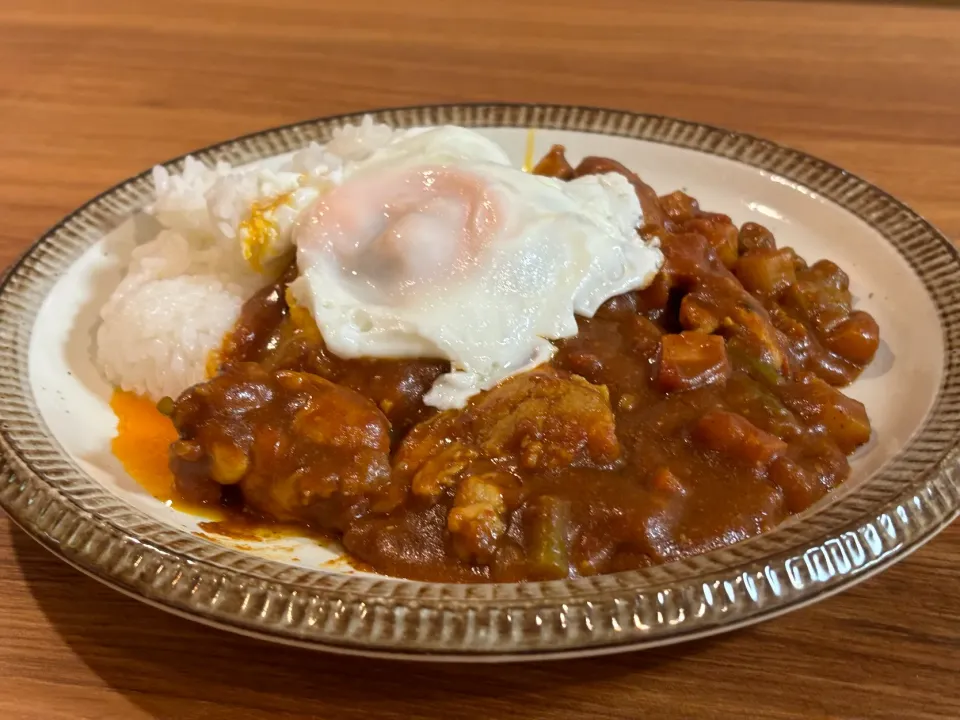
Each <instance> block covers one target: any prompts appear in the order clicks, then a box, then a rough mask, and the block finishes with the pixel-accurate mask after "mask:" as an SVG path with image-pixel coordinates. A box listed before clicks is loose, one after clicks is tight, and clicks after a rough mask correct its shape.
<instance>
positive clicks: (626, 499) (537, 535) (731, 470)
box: [161, 147, 879, 582]
mask: <svg viewBox="0 0 960 720" xmlns="http://www.w3.org/2000/svg"><path fill="white" fill-rule="evenodd" d="M610 171H613V172H621V173H623V174H624V175H626V176H627V177H628V178H629V179H630V180H631V181H632V183H633V184H634V186H635V188H636V190H637V193H638V196H639V198H640V200H641V204H642V206H643V211H644V218H645V221H646V222H647V225H646V226H645V227H644V228H643V229H642V230H641V233H642V235H643V236H644V237H647V238H653V237H656V238H658V239H659V242H660V247H661V248H662V250H663V252H664V255H665V258H666V262H665V264H664V267H663V269H662V270H661V272H660V273H659V274H658V276H657V278H656V280H655V281H654V283H653V284H652V285H651V286H650V287H649V288H647V289H645V290H643V291H641V292H636V293H628V294H625V295H621V296H619V297H616V298H613V299H611V300H610V301H608V302H607V303H606V304H605V305H604V306H603V307H602V308H601V309H600V311H599V312H597V314H596V316H595V317H593V318H579V329H580V331H579V334H578V335H576V336H575V337H573V338H570V339H568V340H565V341H562V342H559V343H557V346H558V352H557V354H556V355H555V357H554V358H553V360H552V361H551V362H550V363H549V364H547V365H545V366H541V367H540V368H537V369H536V370H534V371H532V372H529V373H524V374H521V375H518V376H515V377H513V378H510V379H509V380H507V381H505V382H503V383H502V384H501V385H499V386H498V387H496V388H494V389H493V390H490V391H489V392H486V393H483V394H481V395H479V396H477V397H475V398H473V400H472V401H471V402H470V403H469V404H468V406H467V407H466V408H464V409H463V410H455V411H446V412H442V413H437V412H435V411H433V410H432V409H431V408H427V407H425V406H424V405H423V404H422V402H421V398H422V396H423V394H424V393H425V392H426V391H427V390H428V389H429V388H430V386H431V384H432V383H433V381H434V380H435V379H436V378H437V377H438V376H439V375H440V374H442V373H444V372H446V371H447V369H448V367H447V365H446V363H444V362H442V361H433V360H402V361H400V360H397V361H392V360H342V359H340V358H337V357H335V356H334V355H333V354H331V353H330V352H329V351H327V350H326V349H325V347H324V344H323V340H322V338H321V336H320V333H319V331H318V329H317V327H316V325H315V324H314V323H313V321H312V318H311V317H310V316H309V314H307V313H306V312H304V311H302V310H300V309H298V308H296V307H291V306H290V305H289V304H288V302H287V299H286V293H285V287H286V283H287V282H288V281H289V280H290V279H291V278H292V277H293V276H294V275H295V273H296V269H295V268H291V269H290V270H289V271H288V273H287V276H285V277H283V278H281V279H280V280H279V281H278V282H277V283H275V284H273V285H270V286H268V287H266V288H264V289H263V290H262V291H261V292H259V293H258V294H257V295H256V296H255V297H253V298H252V299H251V300H250V301H248V302H247V303H246V305H245V307H244V309H243V313H242V317H241V318H240V320H239V321H238V323H237V326H236V328H235V330H234V332H233V334H232V335H231V336H230V337H229V338H228V340H227V342H226V344H225V347H224V350H223V359H224V364H223V366H222V368H221V371H220V373H219V374H218V375H217V376H216V377H214V378H213V379H211V380H210V381H208V382H205V383H202V384H200V385H197V386H195V387H193V388H190V389H189V390H187V391H186V392H185V393H184V394H183V395H181V397H180V398H179V399H178V400H177V401H176V402H175V403H173V404H172V406H171V403H169V402H166V403H162V404H161V405H162V406H165V407H164V408H163V409H164V410H166V411H167V412H168V413H169V414H170V415H171V417H172V419H173V422H174V425H175V426H176V429H177V431H178V433H179V439H177V440H176V441H175V442H174V443H173V444H172V445H171V448H170V467H171V470H172V471H173V474H174V477H175V482H176V488H177V491H178V492H179V494H180V495H181V496H182V498H183V499H185V500H187V501H189V502H192V503H201V504H206V505H212V506H221V505H228V506H233V507H238V508H240V509H241V511H242V512H243V513H244V514H245V515H246V516H248V517H251V518H254V519H261V520H262V521H263V522H265V523H269V522H282V523H294V524H298V525H300V526H303V527H305V528H310V529H312V530H314V531H321V532H333V533H335V534H337V535H339V536H340V537H341V538H342V543H343V545H344V546H345V548H346V549H347V551H348V552H349V553H350V554H351V555H352V556H354V557H356V558H358V559H359V560H360V561H362V562H363V563H365V564H367V565H369V566H371V567H372V568H373V569H375V570H376V571H379V572H381V573H384V574H388V575H397V576H402V577H407V578H416V579H422V580H434V581H453V582H475V581H497V582H501V581H502V582H509V581H520V580H543V579H556V578H564V577H569V576H582V575H594V574H597V573H608V572H616V571H619V570H627V569H632V568H639V567H645V566H649V565H653V564H657V563H663V562H668V561H671V560H674V559H677V558H682V557H684V556H688V555H691V554H694V553H701V552H705V551H708V550H711V549H715V548H719V547H722V546H725V545H730V544H732V543H735V542H738V541H740V540H744V539H746V538H749V537H751V536H754V535H757V534H759V533H762V532H764V531H766V530H769V529H770V528H772V527H774V526H775V525H777V524H778V523H779V522H781V521H782V520H783V519H784V518H786V517H787V516H789V515H790V514H792V513H797V512H800V511H802V510H804V509H805V508H807V507H809V506H810V505H811V504H813V503H814V502H816V501H817V500H818V499H820V498H821V497H822V496H823V495H824V494H825V493H827V492H828V491H829V490H831V489H832V488H834V487H836V486H837V485H838V484H839V483H841V482H843V480H844V479H845V478H846V477H847V475H848V473H849V465H848V463H847V455H848V454H849V453H852V452H853V451H854V450H855V449H856V448H858V447H860V446H861V445H863V444H864V443H866V442H867V440H868V439H869V437H870V424H869V421H868V419H867V415H866V412H865V410H864V408H863V406H862V405H861V404H860V403H858V402H856V401H855V400H852V399H850V398H848V397H846V396H845V395H843V394H842V393H841V392H840V391H839V390H838V389H837V388H838V387H842V386H844V385H846V384H848V383H849V382H851V381H852V380H853V379H855V378H856V377H857V376H858V375H859V373H860V372H861V370H862V369H863V368H864V367H865V366H866V365H867V364H868V363H869V362H870V361H871V359H872V358H873V355H874V353H875V352H876V349H877V345H878V342H879V337H878V328H877V324H876V322H874V320H873V318H871V317H870V316H869V315H867V314H866V313H864V312H860V311H856V310H853V308H852V300H851V295H850V291H849V289H848V279H847V276H846V275H845V274H844V272H843V271H842V270H841V269H840V268H839V267H837V266H836V265H834V264H833V263H832V262H830V261H828V260H821V261H819V262H817V263H815V264H813V265H809V266H808V265H807V264H806V263H805V262H804V261H803V260H802V259H801V258H799V257H798V256H797V255H796V254H795V253H794V252H793V251H792V250H791V249H789V248H778V247H777V245H776V242H775V240H774V238H773V236H772V235H771V234H770V232H769V231H767V230H766V229H765V228H763V227H761V226H759V225H756V224H753V223H747V224H746V225H744V226H742V227H740V228H737V227H736V226H735V225H734V224H733V223H732V222H731V220H730V218H729V217H727V216H725V215H720V214H717V213H711V212H704V211H702V210H700V208H699V207H698V205H697V202H696V200H694V199H693V198H691V197H689V196H687V195H685V194H683V193H681V192H676V193H673V194H672V195H667V196H665V197H659V198H658V197H657V195H656V194H655V193H654V192H653V190H652V189H651V188H650V187H649V186H647V185H646V184H644V183H643V182H642V181H641V180H640V178H638V177H637V176H636V175H635V174H633V173H632V172H630V171H629V170H627V169H626V168H624V167H623V166H622V165H620V164H618V163H616V162H614V161H612V160H608V159H605V158H587V159H586V160H584V161H583V162H582V163H580V165H579V166H578V167H576V168H573V167H571V166H570V165H569V163H568V162H567V160H566V158H565V157H564V153H563V148H560V147H556V148H553V149H552V150H551V151H550V152H549V153H548V154H547V155H546V156H545V157H544V158H543V159H542V160H541V161H540V163H539V164H538V165H537V167H536V169H535V172H537V173H540V174H544V175H551V176H554V177H558V178H561V179H569V178H573V177H577V176H580V175H583V174H590V173H599V172H610Z"/></svg>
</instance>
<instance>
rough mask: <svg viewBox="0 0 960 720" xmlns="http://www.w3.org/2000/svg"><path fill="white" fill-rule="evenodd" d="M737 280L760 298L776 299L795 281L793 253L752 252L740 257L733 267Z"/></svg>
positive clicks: (777, 251) (774, 251) (776, 251)
mask: <svg viewBox="0 0 960 720" xmlns="http://www.w3.org/2000/svg"><path fill="white" fill-rule="evenodd" d="M734 273H735V274H736V276H737V279H738V280H740V282H741V283H742V284H743V287H744V288H746V289H747V290H748V291H749V292H751V293H753V294H754V295H757V296H758V297H761V298H776V297H777V296H778V295H780V293H781V292H783V291H784V290H785V289H786V288H787V287H788V286H790V285H792V284H793V283H795V282H796V281H797V276H796V273H795V272H794V268H793V253H791V252H790V251H789V250H754V251H752V252H748V253H745V254H743V255H741V256H740V259H739V260H738V261H737V264H736V266H735V267H734Z"/></svg>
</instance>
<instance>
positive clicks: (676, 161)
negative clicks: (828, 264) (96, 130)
mask: <svg viewBox="0 0 960 720" xmlns="http://www.w3.org/2000/svg"><path fill="white" fill-rule="evenodd" d="M375 115H376V116H377V118H378V119H379V120H382V121H386V122H388V123H391V124H393V125H397V126H402V127H409V126H418V125H431V124H440V123H445V122H452V123H456V124H462V125H468V126H473V127H478V128H481V129H482V132H483V133H484V134H485V135H488V136H489V137H490V138H491V139H493V140H495V141H497V142H498V143H500V144H501V145H502V146H503V147H504V148H505V149H506V150H507V151H508V153H509V154H510V156H511V157H512V158H513V159H514V160H515V161H516V163H517V165H519V164H520V163H521V162H522V160H523V156H524V151H525V148H526V142H527V128H528V127H535V128H537V132H536V136H535V137H536V151H537V152H536V154H537V155H538V156H539V155H540V154H542V153H543V152H545V151H546V150H547V149H548V148H549V147H550V145H552V144H554V143H560V144H563V145H565V146H566V147H567V150H568V156H569V157H571V158H572V159H574V160H576V159H578V158H579V157H581V156H583V155H603V156H609V157H612V158H615V159H617V160H619V161H621V162H623V163H624V164H625V165H627V166H628V167H631V168H633V169H635V170H637V171H639V172H640V174H641V176H642V177H643V178H644V179H645V180H646V182H648V183H649V184H651V185H652V186H653V187H654V188H655V189H656V190H657V191H658V192H660V193H661V194H662V193H667V192H670V191H672V190H675V189H678V188H679V189H683V190H685V191H686V192H688V193H690V194H691V195H693V196H695V197H696V198H698V199H699V201H700V204H701V206H702V207H703V208H705V209H708V210H715V211H718V212H723V213H726V214H728V215H730V216H731V217H732V218H733V220H734V222H736V223H737V224H740V223H743V222H746V221H755V222H759V223H761V224H763V225H765V226H767V227H768V228H770V229H771V230H772V231H773V232H774V234H775V235H776V237H777V240H778V244H780V245H789V246H792V247H794V248H795V249H796V250H797V251H798V253H799V254H800V255H801V256H803V257H805V258H807V259H808V260H811V261H812V260H815V259H818V258H821V257H829V258H830V259H831V260H834V261H835V262H837V263H838V264H839V265H840V266H841V267H842V268H844V269H845V270H846V271H847V272H848V274H849V275H850V278H851V289H852V291H853V293H854V295H855V297H856V304H857V307H859V308H861V309H864V310H867V311H868V312H870V313H871V314H872V315H873V316H874V317H875V318H876V320H877V322H878V323H879V325H880V328H881V337H882V343H881V347H880V350H879V352H878V354H877V358H876V359H875V361H874V363H873V364H872V365H871V366H870V368H868V370H867V371H866V372H865V373H864V375H863V376H862V377H861V378H860V379H859V380H858V381H857V382H856V383H855V384H854V385H853V386H852V387H851V388H850V394H851V395H853V396H854V397H856V398H857V399H858V400H860V401H862V402H863V403H864V404H865V405H866V407H867V410H868V413H869V415H870V418H871V421H872V424H873V427H874V435H873V438H872V440H871V442H870V443H869V444H868V446H867V447H865V448H863V449H861V450H860V451H859V452H858V453H857V454H856V456H855V457H854V458H853V460H852V468H853V472H852V475H851V478H850V480H849V481H848V482H847V483H845V484H844V485H843V486H842V487H841V488H840V489H838V490H837V491H834V492H833V493H831V494H830V495H829V496H828V497H827V498H826V499H825V500H824V501H822V502H821V503H819V504H818V505H817V506H815V507H814V508H811V509H810V510H809V511H807V512H806V513H804V514H803V515H801V516H799V517H797V518H794V519H791V520H790V521H788V522H787V523H786V524H785V525H783V526H781V527H780V528H778V529H777V530H776V531H774V532H772V533H769V534H767V535H764V536H762V537H760V538H755V539H753V540H750V541H747V542H744V543H741V544H739V545H736V546H733V547H730V548H727V549H724V550H720V551H717V552H714V553H710V554H708V555H705V556H701V557H698V558H694V559H691V560H689V561H684V562H681V563H674V564H672V565H667V566H663V567H660V568H652V569H649V570H642V571H635V572H628V573H620V574H617V575H612V576H604V577H598V578H589V579H583V580H571V581H562V582H554V583H530V584H526V585H488V586H477V587H464V586H455V585H434V584H425V583H416V582H409V581H402V580H394V579H387V578H381V577H378V576H375V575H367V574H364V573H356V571H353V570H351V569H350V568H349V566H347V565H345V564H336V563H334V564H331V563H330V561H331V560H333V559H334V558H335V557H336V552H335V551H333V550H330V549H327V548H323V547H320V546H318V545H317V544H316V543H314V542H313V541H310V540H307V539H300V538H294V537H283V538H278V539H273V540H263V541H261V542H252V541H250V540H247V539H244V540H243V542H242V544H241V543H238V542H237V541H236V540H232V539H231V538H229V537H218V536H211V535H210V533H209V532H207V533H203V536H202V537H201V536H200V535H198V532H199V530H200V528H199V527H198V523H199V522H201V521H202V518H197V517H196V516H194V515H189V514H185V513H181V512H179V511H177V510H176V509H174V508H172V507H169V506H167V505H165V504H164V503H162V502H160V501H158V500H156V499H154V498H153V497H151V496H150V495H148V494H147V493H145V492H144V491H143V490H142V489H141V488H140V487H139V486H138V485H137V484H136V483H135V482H134V481H133V480H132V479H131V478H129V477H128V476H127V475H126V474H125V472H124V471H123V469H122V467H121V466H120V464H119V462H118V461H117V460H116V459H115V458H114V457H113V455H112V454H111V452H110V440H111V439H112V437H113V436H114V434H115V431H116V418H115V417H114V416H113V413H112V412H111V410H110V408H109V405H108V402H109V397H110V393H111V388H110V387H109V386H108V385H107V384H106V383H105V382H104V380H103V379H102V378H101V377H100V376H99V374H98V372H97V369H96V368H95V367H94V365H93V363H92V361H91V347H92V337H93V332H94V329H95V326H96V322H97V314H98V311H99V308H100V306H101V305H102V304H103V302H104V300H105V299H106V298H107V297H108V296H109V294H110V293H111V292H112V290H113V288H114V287H115V286H116V284H117V282H118V281H119V279H120V273H121V269H122V267H123V263H124V261H125V257H126V255H127V254H128V253H129V250H130V248H131V247H132V246H133V245H134V244H135V243H136V242H138V241H142V240H144V239H147V238H149V237H150V235H151V233H152V232H153V231H154V228H153V227H152V221H150V219H149V218H147V217H146V216H143V215H142V214H140V213H139V212H138V210H139V209H140V208H141V207H142V206H143V205H145V204H146V203H148V202H149V200H150V199H151V190H152V188H151V187H150V183H149V182H148V180H147V178H146V177H145V176H144V175H141V176H139V177H137V178H133V179H131V180H129V181H127V182H125V183H123V184H121V185H119V186H117V187H116V188H114V189H112V190H110V191H108V192H107V193H105V194H104V195H102V196H100V197H99V198H98V199H96V200H94V201H92V202H91V203H90V204H88V205H86V206H84V207H83V208H81V209H80V210H78V211H77V212H76V213H74V214H73V215H71V216H70V217H69V218H67V219H66V220H65V221H64V222H63V223H62V224H61V225H59V226H57V227H56V228H54V229H53V230H52V231H51V232H50V233H48V234H47V235H46V236H45V237H44V238H42V239H41V240H40V241H39V242H38V243H37V244H36V245H35V246H34V247H33V248H32V249H31V250H30V251H28V253H27V254H26V256H25V257H24V258H23V259H22V260H21V261H20V262H19V263H18V264H17V265H16V266H15V267H14V268H13V269H12V270H11V272H10V274H9V275H8V277H7V278H6V281H5V284H4V287H3V289H2V291H0V338H2V339H3V341H4V342H3V347H2V348H0V351H2V357H0V365H2V369H0V390H2V392H3V394H4V403H3V407H2V408H0V430H2V435H0V439H2V447H0V450H2V453H3V459H4V465H3V469H4V478H3V481H2V484H0V487H2V490H0V501H2V503H3V505H4V507H5V508H6V509H7V510H8V512H9V513H10V514H11V516H12V517H13V518H14V519H15V520H17V522H18V523H20V524H21V525H22V526H24V527H25V528H26V529H27V531H28V532H30V533H31V534H33V535H34V536H35V537H37V538H38V539H40V540H41V541H42V542H44V544H46V545H47V546H48V547H50V548H51V549H53V550H54V551H55V552H58V553H60V554H61V555H63V556H64V557H66V558H67V559H68V560H70V561H71V562H73V563H74V564H75V565H77V566H78V567H81V568H82V569H84V570H85V571H87V572H89V573H91V574H92V575H94V576H95V577H98V578H100V579H102V580H104V581H106V582H108V583H110V584H112V585H114V586H117V587H119V588H120V589H123V590H126V591H127V592H131V593H133V594H135V595H138V596H141V597H144V598H146V599H149V600H151V601H153V602H155V603H157V604H160V605H161V606H163V607H166V608H168V609H171V610H175V611H179V612H181V613H186V614H188V615H191V616H193V617H196V618H198V619H202V620H205V621H208V622H212V623H215V624H219V625H223V626H225V627H228V628H232V629H237V630H242V631H245V632H249V633H254V634H258V635H263V636H266V637H270V638H273V639H280V640H283V641H287V642H296V643H298V644H305V645H308V646H311V647H325V648H328V649H339V650H343V651H354V652H369V653H377V654H391V655H396V654H400V655H405V656H414V657H425V656H427V657H436V656H438V655H439V656H444V657H450V658H474V659H502V658H507V657H509V658H519V657H538V656H543V655H558V654H573V653H582V652H605V651H613V650H619V649H625V648H629V647H639V646H644V645H649V644H653V643H662V642H669V641H675V640H679V639H683V638H686V637H690V636H694V635H702V634H705V633H710V632H716V631H718V630H722V629H727V628H731V627H735V626H737V625H740V624H743V623H745V622H749V621H752V620H756V619H760V618H762V617H764V616H767V615H770V614H773V613H776V612H780V611H783V610H785V609H788V608H790V607H795V606H797V605H798V604H801V603H803V602H806V601H808V600H810V599H813V598H816V597H820V596H822V595H823V594H825V593H828V592H832V591H835V590H837V589H839V588H840V587H842V586H843V585H845V584H849V583H850V582H852V581H854V580H855V579H857V578H862V577H864V576H865V574H866V573H867V572H869V571H870V570H871V569H872V568H877V567H880V566H881V565H883V564H885V563H888V562H890V561H892V560H893V559H894V558H896V557H899V556H902V555H903V554H904V553H905V552H907V551H909V550H910V549H912V548H913V547H915V546H916V545H917V544H918V543H919V542H921V541H922V540H924V539H926V538H928V537H929V536H930V535H931V534H932V533H934V532H936V530H938V529H939V528H940V527H942V526H943V525H944V524H945V523H946V522H948V521H949V520H950V519H951V518H952V517H954V516H955V515H956V512H957V506H958V501H957V498H958V486H957V480H956V474H955V458H954V452H955V445H956V442H957V435H956V431H955V429H954V428H955V427H957V426H956V423H957V422H958V421H960V408H958V401H960V372H958V368H957V361H958V358H957V352H956V348H957V335H958V333H960V327H958V319H957V315H958V307H957V304H956V300H955V297H954V296H955V294H956V291H957V289H958V285H957V280H958V277H960V263H958V260H957V254H956V251H955V250H954V249H953V246H952V245H951V244H950V243H949V242H948V241H947V240H946V239H945V238H943V237H942V236H941V235H940V234H939V233H937V232H936V231H935V230H934V229H933V228H931V227H930V226H929V225H928V224H927V223H925V222H924V221H923V220H922V219H921V218H919V217H917V216H916V215H915V214H914V213H912V212H911V211H910V210H909V209H907V208H906V207H904V206H903V205H902V204H900V203H899V202H897V201H896V200H894V199H892V198H890V197H889V196H887V195H886V194H884V193H883V192H882V191H880V190H878V189H876V188H874V187H872V186H870V185H868V184H867V183H865V182H864V181H862V180H860V179H858V178H856V177H854V176H851V175H849V174H847V173H845V172H843V171H842V170H840V169H838V168H835V167H833V166H830V165H828V164H826V163H823V162H821V161H818V160H815V159H813V158H810V157H808V156H806V155H803V154H801V153H798V152H795V151H791V150H787V149H784V148H781V147H778V146H776V145H773V144H771V143H768V142H766V141H762V140H757V139H754V138H750V137H747V136H743V135H737V134H734V133H728V132H726V131H722V130H718V129H715V128H709V127H705V126H701V125H696V124H693V123H685V122H682V121H677V120H672V119H668V118H660V117H653V116H644V115H634V114H630V113H618V112H612V111H604V110H597V109H587V108H564V107H535V106H507V105H503V106H443V107H428V108H411V109H402V110H391V111H382V112H379V113H375ZM357 119H359V118H358V117H343V118H330V119H322V120H317V121H312V122H308V123H304V124H302V125H297V126H292V127H289V128H282V129H279V130H271V131H266V132H264V133H259V134H257V135H252V136H249V137H246V138H241V139H239V140H235V141H231V142H228V143H225V144H223V145H220V146H216V147H213V148H209V149H206V150H203V151H201V152H199V153H197V155H199V156H200V157H201V158H202V159H204V160H205V161H214V160H217V159H225V160H229V161H232V162H234V163H238V162H252V161H266V162H273V161H275V158H277V157H278V156H283V155H284V154H287V153H289V152H291V151H293V150H295V149H297V148H299V147H301V146H303V145H304V144H306V143H307V142H309V141H310V140H312V139H318V140H320V141H323V140H325V139H326V138H328V137H329V134H330V132H331V130H332V129H333V128H334V127H337V126H338V125H340V124H342V123H345V122H350V121H353V120H357ZM264 159H266V160H264ZM179 162H180V161H173V162H172V163H169V165H170V166H171V167H175V166H177V165H178V164H179Z"/></svg>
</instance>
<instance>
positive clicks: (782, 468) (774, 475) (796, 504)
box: [769, 457, 827, 513]
mask: <svg viewBox="0 0 960 720" xmlns="http://www.w3.org/2000/svg"><path fill="white" fill-rule="evenodd" d="M769 478H770V482H772V483H773V484H774V485H776V486H777V487H779V488H780V490H781V491H782V492H783V499H784V502H785V503H786V505H787V510H789V511H790V512H791V513H798V512H801V511H803V510H806V509H807V508H808V507H810V506H811V505H813V504H814V503H815V502H816V501H817V500H819V499H820V498H822V497H823V496H824V495H826V493H827V488H826V487H824V485H823V483H822V482H820V478H819V477H818V476H817V475H816V474H815V473H811V472H808V471H807V470H804V469H803V468H802V467H801V466H800V465H798V464H797V463H795V462H794V461H793V460H790V459H789V458H786V457H780V458H777V459H776V460H774V461H773V464H772V465H771V466H770V474H769Z"/></svg>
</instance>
